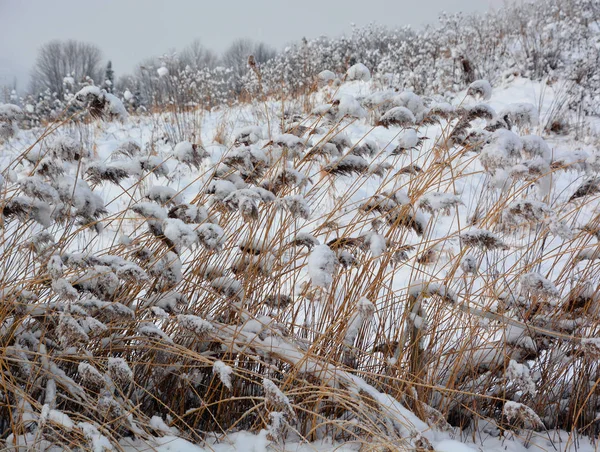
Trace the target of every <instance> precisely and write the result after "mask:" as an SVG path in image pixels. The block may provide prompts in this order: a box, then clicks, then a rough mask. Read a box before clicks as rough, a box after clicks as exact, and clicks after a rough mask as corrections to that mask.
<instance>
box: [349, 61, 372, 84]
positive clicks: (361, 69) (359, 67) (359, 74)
mask: <svg viewBox="0 0 600 452" xmlns="http://www.w3.org/2000/svg"><path fill="white" fill-rule="evenodd" d="M346 80H348V81H352V80H360V81H363V82H368V81H369V80H371V71H369V69H368V68H367V66H365V65H364V64H362V63H356V64H355V65H354V66H351V67H350V68H348V71H347V72H346Z"/></svg>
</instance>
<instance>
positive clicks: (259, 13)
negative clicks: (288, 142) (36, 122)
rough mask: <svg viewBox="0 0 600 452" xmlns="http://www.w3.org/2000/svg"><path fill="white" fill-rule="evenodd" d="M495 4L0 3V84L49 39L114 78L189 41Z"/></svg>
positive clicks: (266, 35) (344, 29)
mask: <svg viewBox="0 0 600 452" xmlns="http://www.w3.org/2000/svg"><path fill="white" fill-rule="evenodd" d="M502 2H503V0H302V1H297V0H210V1H205V0H166V1H163V0H95V1H89V0H0V86H1V85H7V84H12V80H13V79H14V78H15V77H16V78H17V80H18V87H19V91H21V90H22V89H24V88H26V85H27V83H28V75H29V71H30V70H31V67H32V66H33V63H34V61H35V56H36V52H37V49H38V48H39V46H40V45H41V44H43V43H44V42H46V41H50V40H52V39H69V38H74V39H77V40H81V41H87V42H91V43H94V44H96V45H98V46H99V47H100V48H101V49H102V52H103V55H104V59H105V60H109V59H110V60H112V62H113V68H114V70H115V73H116V75H117V77H118V76H119V75H121V74H123V73H126V72H130V71H131V70H132V69H133V68H134V66H135V64H136V63H138V62H139V61H140V60H142V59H144V58H146V57H149V56H159V55H161V54H163V53H165V52H167V51H169V50H172V49H182V48H183V47H185V46H186V45H187V44H188V43H190V42H191V41H193V40H194V39H200V41H201V42H202V43H203V44H204V45H205V46H207V47H209V48H211V49H213V50H214V51H216V52H222V51H223V50H225V49H226V48H227V46H228V45H229V44H231V42H232V41H233V40H234V39H236V38H251V39H253V40H257V41H264V42H266V43H268V44H270V45H272V46H273V47H275V48H277V49H281V48H283V47H284V46H285V45H286V44H288V43H290V42H292V41H297V40H299V39H301V38H302V37H303V36H305V37H307V38H313V37H316V36H319V35H328V36H338V35H341V34H343V33H348V31H349V30H350V24H351V23H355V24H357V25H365V24H368V23H370V22H374V23H377V24H381V25H386V26H390V27H395V26H401V25H409V24H410V25H413V26H421V25H423V24H426V23H433V22H435V21H436V20H437V17H438V14H439V13H440V12H441V11H448V12H457V11H464V12H472V11H486V10H488V9H490V8H491V7H497V6H500V5H501V4H502Z"/></svg>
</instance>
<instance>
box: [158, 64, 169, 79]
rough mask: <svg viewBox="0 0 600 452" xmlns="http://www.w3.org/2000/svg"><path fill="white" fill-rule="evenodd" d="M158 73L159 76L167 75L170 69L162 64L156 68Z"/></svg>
mask: <svg viewBox="0 0 600 452" xmlns="http://www.w3.org/2000/svg"><path fill="white" fill-rule="evenodd" d="M156 73H157V74H158V76H159V77H166V76H167V75H169V69H167V68H166V67H164V66H161V67H159V68H158V69H157V70H156Z"/></svg>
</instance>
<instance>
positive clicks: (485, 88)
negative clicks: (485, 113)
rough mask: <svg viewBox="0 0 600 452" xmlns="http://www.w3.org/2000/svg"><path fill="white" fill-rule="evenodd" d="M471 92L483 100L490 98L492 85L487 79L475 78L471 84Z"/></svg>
mask: <svg viewBox="0 0 600 452" xmlns="http://www.w3.org/2000/svg"><path fill="white" fill-rule="evenodd" d="M468 92H469V94H471V95H472V96H479V97H480V98H481V99H482V100H490V99H491V97H492V85H490V82H488V81H487V80H475V81H474V82H473V83H471V84H470V85H469V89H468Z"/></svg>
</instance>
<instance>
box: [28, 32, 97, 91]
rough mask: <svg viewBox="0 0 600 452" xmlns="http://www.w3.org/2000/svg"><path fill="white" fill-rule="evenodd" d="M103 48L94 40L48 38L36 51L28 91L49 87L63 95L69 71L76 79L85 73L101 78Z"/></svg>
mask: <svg viewBox="0 0 600 452" xmlns="http://www.w3.org/2000/svg"><path fill="white" fill-rule="evenodd" d="M101 60H102V52H101V51H100V49H99V48H98V47H96V46H95V45H93V44H87V43H84V42H79V41H74V40H69V41H64V42H63V41H58V40H56V41H50V42H48V43H46V44H44V45H43V46H42V47H41V48H40V50H39V51H38V56H37V59H36V62H35V66H34V69H33V73H32V76H31V91H32V92H40V91H44V90H46V89H50V91H51V92H56V93H57V94H58V96H59V98H62V97H64V86H63V79H64V77H65V76H67V75H71V76H72V77H73V78H74V79H75V82H81V81H83V80H84V79H85V78H86V77H90V78H91V79H92V80H95V81H100V80H101V78H102V73H103V68H102V65H101V64H100V63H101Z"/></svg>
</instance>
